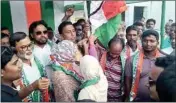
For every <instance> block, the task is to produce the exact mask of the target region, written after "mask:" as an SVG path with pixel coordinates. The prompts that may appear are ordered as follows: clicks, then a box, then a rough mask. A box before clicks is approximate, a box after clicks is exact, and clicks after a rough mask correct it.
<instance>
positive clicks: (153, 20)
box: [146, 19, 156, 24]
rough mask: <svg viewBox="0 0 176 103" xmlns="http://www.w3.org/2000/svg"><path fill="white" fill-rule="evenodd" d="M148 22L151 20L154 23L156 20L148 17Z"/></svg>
mask: <svg viewBox="0 0 176 103" xmlns="http://www.w3.org/2000/svg"><path fill="white" fill-rule="evenodd" d="M149 22H153V23H154V24H156V20H155V19H148V20H147V22H146V23H149Z"/></svg>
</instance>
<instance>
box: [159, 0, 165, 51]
mask: <svg viewBox="0 0 176 103" xmlns="http://www.w3.org/2000/svg"><path fill="white" fill-rule="evenodd" d="M165 8H166V1H165V0H162V12H161V26H160V29H161V34H160V35H161V45H160V48H161V49H163V45H164V33H165V32H164V24H165V11H166V9H165Z"/></svg>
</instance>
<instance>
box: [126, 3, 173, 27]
mask: <svg viewBox="0 0 176 103" xmlns="http://www.w3.org/2000/svg"><path fill="white" fill-rule="evenodd" d="M127 6H128V9H127V11H126V12H125V15H126V17H125V22H126V24H127V26H129V25H132V24H133V19H134V7H135V6H143V7H145V9H144V15H143V16H144V17H145V18H146V20H147V19H150V18H153V19H155V20H156V27H155V28H156V29H160V24H161V10H162V2H161V1H146V2H139V3H132V4H127ZM165 15H166V18H165V22H167V21H168V20H169V19H172V20H174V22H175V1H166V14H165Z"/></svg>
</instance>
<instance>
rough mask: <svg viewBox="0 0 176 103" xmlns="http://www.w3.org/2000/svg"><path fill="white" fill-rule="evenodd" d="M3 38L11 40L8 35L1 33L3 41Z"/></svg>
mask: <svg viewBox="0 0 176 103" xmlns="http://www.w3.org/2000/svg"><path fill="white" fill-rule="evenodd" d="M3 38H9V36H8V35H7V34H4V33H1V39H3Z"/></svg>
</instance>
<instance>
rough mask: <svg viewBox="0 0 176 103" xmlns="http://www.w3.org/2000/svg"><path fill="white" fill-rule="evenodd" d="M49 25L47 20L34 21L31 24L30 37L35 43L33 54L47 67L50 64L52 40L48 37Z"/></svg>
mask: <svg viewBox="0 0 176 103" xmlns="http://www.w3.org/2000/svg"><path fill="white" fill-rule="evenodd" d="M47 29H48V26H47V24H46V23H45V21H43V20H41V21H34V22H33V23H32V24H31V25H30V26H29V37H30V39H31V41H32V42H33V43H34V48H33V54H34V56H36V57H37V58H38V59H39V60H40V62H41V64H42V65H43V66H44V67H46V66H47V65H48V64H49V61H50V60H49V58H50V57H49V56H50V54H51V46H52V42H51V41H50V40H49V39H48V30H47Z"/></svg>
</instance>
